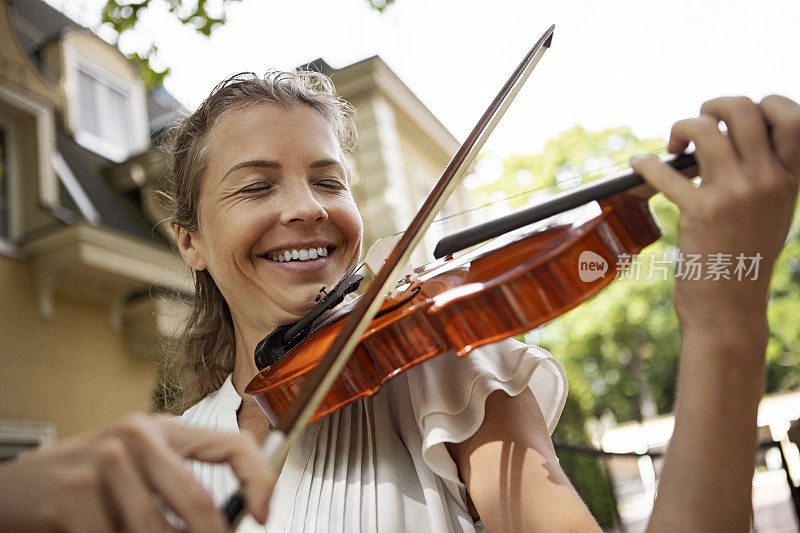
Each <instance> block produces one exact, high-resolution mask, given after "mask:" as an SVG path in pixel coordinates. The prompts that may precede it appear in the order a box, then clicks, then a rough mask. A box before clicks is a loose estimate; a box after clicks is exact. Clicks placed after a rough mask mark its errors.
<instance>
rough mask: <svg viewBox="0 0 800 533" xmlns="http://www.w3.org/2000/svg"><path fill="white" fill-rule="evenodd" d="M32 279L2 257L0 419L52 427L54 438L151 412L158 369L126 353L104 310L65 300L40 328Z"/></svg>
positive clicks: (24, 269) (57, 302)
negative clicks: (124, 417) (151, 392)
mask: <svg viewBox="0 0 800 533" xmlns="http://www.w3.org/2000/svg"><path fill="white" fill-rule="evenodd" d="M34 289H35V287H34V280H33V273H32V269H31V268H30V265H29V264H28V263H27V262H25V261H21V260H17V259H11V258H8V257H3V256H0V300H1V301H2V304H0V418H2V419H10V420H35V421H46V422H52V423H54V424H55V426H56V430H57V436H58V437H59V438H61V437H65V436H69V435H72V434H74V433H77V432H80V431H83V430H86V429H89V428H93V427H98V426H102V425H106V424H108V423H110V422H112V421H114V420H116V419H118V418H120V417H121V416H123V415H125V414H126V413H133V412H146V411H148V410H149V409H150V389H151V387H152V384H153V383H154V380H155V376H156V370H157V363H156V361H154V360H151V359H144V358H138V357H134V356H131V355H129V354H128V353H127V350H126V347H125V344H124V343H125V341H124V338H123V335H122V334H121V333H114V332H112V331H111V328H110V327H109V314H108V307H107V306H103V305H97V304H90V303H86V302H82V301H77V300H73V299H69V298H64V297H57V298H56V300H55V316H54V317H53V319H52V321H50V322H45V321H44V320H42V318H41V317H40V316H39V314H38V313H37V310H36V294H35V290H34Z"/></svg>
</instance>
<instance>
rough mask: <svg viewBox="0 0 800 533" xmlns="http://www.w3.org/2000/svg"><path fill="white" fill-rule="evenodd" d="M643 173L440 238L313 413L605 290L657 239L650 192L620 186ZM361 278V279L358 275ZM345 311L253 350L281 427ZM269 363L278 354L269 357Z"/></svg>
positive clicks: (259, 383)
mask: <svg viewBox="0 0 800 533" xmlns="http://www.w3.org/2000/svg"><path fill="white" fill-rule="evenodd" d="M667 162H668V163H669V164H670V165H671V166H672V167H673V168H676V169H678V170H685V171H689V170H691V169H692V167H693V166H694V164H695V162H694V157H693V154H682V155H681V156H677V157H671V158H669V159H668V161H667ZM689 174H691V172H689ZM637 178H638V176H636V175H635V174H633V173H627V174H622V175H619V176H614V177H610V178H606V179H603V180H598V181H597V182H593V183H590V184H588V185H585V186H583V187H580V188H577V189H575V190H572V191H568V192H566V193H564V194H562V195H559V196H556V197H553V198H551V199H549V200H547V201H545V202H542V203H540V204H537V205H534V206H531V207H528V208H526V209H523V210H520V211H517V212H515V213H512V214H511V215H508V216H506V217H503V218H501V219H498V220H493V221H490V222H487V223H484V224H481V225H479V226H475V227H473V228H469V229H467V230H464V231H462V232H458V233H455V234H452V235H450V236H448V237H446V238H444V239H442V240H441V241H440V242H439V243H438V244H437V246H436V249H435V250H434V256H435V257H438V259H437V260H436V261H434V262H432V263H429V264H427V265H425V266H422V267H419V268H417V269H415V271H414V274H413V275H409V276H407V277H406V278H405V279H404V280H402V281H401V283H400V285H399V286H398V287H396V288H395V290H394V291H393V295H392V296H391V297H389V298H387V299H386V300H385V301H384V302H383V304H382V306H381V308H380V310H379V311H378V313H377V314H376V318H374V319H373V320H372V321H371V322H370V324H369V327H368V328H367V331H366V332H365V333H364V334H363V335H362V336H361V338H360V341H359V343H358V345H357V347H356V349H355V351H354V352H353V354H352V356H351V357H350V358H349V359H348V361H347V363H346V364H345V365H344V368H343V369H342V370H341V372H340V374H339V376H338V377H337V378H336V380H335V381H334V382H333V385H332V386H331V388H330V389H329V390H328V392H327V394H326V395H325V397H324V398H323V400H322V402H321V403H320V405H319V406H318V407H317V409H316V411H315V412H314V414H313V415H312V416H311V418H310V419H309V421H314V420H317V419H319V418H322V417H324V416H327V415H329V414H331V413H333V412H335V411H337V410H339V409H341V408H343V407H345V406H346V405H348V404H350V403H352V402H354V401H355V400H357V399H359V398H364V397H367V396H371V395H373V394H375V393H376V392H378V390H379V389H380V387H381V386H382V385H383V384H385V383H387V382H388V381H389V380H391V379H392V378H394V377H395V376H397V375H398V374H400V373H402V372H404V371H405V370H408V369H409V368H412V367H414V366H416V365H418V364H420V363H422V362H424V361H426V360H428V359H430V358H431V357H434V356H436V355H440V354H443V353H446V352H450V351H454V352H455V353H456V355H458V356H459V357H461V356H465V355H467V354H468V353H469V352H470V351H472V350H473V349H475V348H478V347H480V346H483V345H485V344H489V343H493V342H497V341H499V340H502V339H506V338H508V337H512V336H514V335H517V334H520V333H523V332H526V331H530V330H532V329H534V328H536V327H539V326H541V325H543V324H545V323H547V322H549V321H550V320H552V319H553V318H556V317H558V316H560V315H562V314H563V313H565V312H567V311H569V310H570V309H573V308H575V307H577V306H578V305H580V304H581V303H582V302H584V301H586V300H588V299H589V298H591V297H592V296H594V295H595V294H597V293H598V292H599V291H601V290H602V289H603V288H604V287H606V286H607V285H609V284H610V283H611V282H612V281H613V280H614V279H615V278H616V277H617V275H618V274H619V273H620V272H621V271H622V270H623V269H624V267H625V266H626V265H625V263H626V258H627V259H630V258H631V257H632V256H634V255H636V254H638V253H639V252H640V251H641V250H642V249H643V248H645V247H647V246H648V245H650V244H652V243H653V242H655V241H656V240H658V238H659V237H660V236H661V232H660V230H659V227H658V225H657V223H656V221H655V220H654V218H653V216H652V214H651V212H650V210H649V208H648V205H647V200H648V199H647V198H646V197H644V196H641V195H638V194H634V193H632V192H616V191H618V190H621V189H622V190H623V191H624V189H627V188H631V187H634V186H636V185H637V184H640V183H641V178H638V179H637ZM591 201H597V205H598V206H599V208H598V209H596V210H595V212H591V211H590V212H589V213H586V212H584V213H576V215H577V216H573V220H572V221H571V222H569V223H563V222H562V223H558V222H557V221H554V222H551V223H549V224H548V223H547V222H548V219H549V218H551V217H557V215H558V214H560V213H563V212H565V211H568V210H570V209H575V208H579V207H580V205H581V204H584V205H585V204H586V203H588V202H591ZM584 211H585V210H584ZM537 222H539V225H535V226H534V227H531V224H536V223H537ZM542 222H544V223H545V224H542ZM520 229H521V230H524V231H523V232H522V233H523V235H520V231H519V230H520ZM500 236H503V237H502V238H501V239H495V240H494V241H492V242H491V243H489V244H487V245H484V246H481V247H479V248H477V249H473V250H472V251H469V252H467V253H465V254H464V255H462V256H459V257H456V256H455V254H456V253H457V252H458V251H461V250H464V249H465V248H468V247H471V246H474V245H475V244H478V243H481V242H483V241H485V240H487V239H490V238H495V237H500ZM355 281H356V283H355V284H356V285H357V281H360V280H355ZM353 284H354V280H353V279H352V275H349V276H345V277H344V279H343V281H342V283H340V284H339V285H338V286H337V287H336V288H334V291H333V292H336V291H337V290H338V291H342V292H350V291H352V290H354V288H353ZM335 298H337V299H339V298H340V297H339V296H338V295H337V296H335ZM314 314H316V313H312V316H313V315H314ZM343 315H344V316H337V317H335V318H334V319H333V320H328V321H326V323H324V324H322V325H321V326H320V327H317V328H315V329H314V330H312V331H309V332H308V333H307V334H306V336H305V338H303V339H301V340H300V341H299V342H298V341H297V340H296V339H293V340H292V341H291V342H289V344H290V345H291V348H290V349H289V350H288V351H286V352H285V353H282V352H280V350H279V353H278V354H275V353H274V351H273V352H272V353H270V354H269V355H266V354H265V353H266V352H270V351H271V350H270V347H271V345H274V340H273V339H274V338H275V337H276V336H274V335H273V336H271V337H268V338H267V339H265V341H267V342H263V343H262V344H260V345H259V347H257V348H256V361H257V364H259V367H260V368H261V372H259V374H258V375H256V377H255V378H254V379H253V380H252V381H251V382H250V384H249V385H248V386H247V388H246V389H245V392H246V393H247V394H249V395H251V396H253V398H254V399H255V400H256V402H257V403H258V405H259V406H260V407H261V409H262V410H263V411H264V413H265V414H266V415H267V418H268V419H269V420H270V422H271V423H272V424H273V425H277V423H278V421H279V420H280V419H281V418H282V417H283V416H284V415H285V414H286V412H287V411H288V409H289V406H290V405H291V404H292V403H293V402H294V401H295V399H296V396H297V391H298V390H299V388H300V387H301V386H302V384H303V382H304V381H305V379H306V377H307V375H308V373H309V372H310V370H311V369H313V368H314V367H315V366H316V364H317V362H318V359H319V357H320V354H324V353H325V352H326V351H327V350H328V349H329V348H330V346H331V345H332V344H333V341H334V339H335V338H336V337H337V336H339V334H340V333H341V331H342V327H343V324H344V321H345V319H346V314H343ZM270 341H271V342H270ZM268 360H271V361H274V362H272V364H270V365H269V366H264V362H265V361H268Z"/></svg>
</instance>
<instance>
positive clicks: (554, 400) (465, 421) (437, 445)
mask: <svg viewBox="0 0 800 533" xmlns="http://www.w3.org/2000/svg"><path fill="white" fill-rule="evenodd" d="M456 359H458V360H456ZM408 387H409V393H410V397H411V405H412V407H413V411H414V416H415V418H416V421H417V424H418V426H419V431H420V433H421V436H422V456H423V459H424V461H425V463H427V465H428V467H429V468H430V469H431V470H433V472H434V473H435V474H436V475H438V476H440V477H441V478H443V479H445V480H447V481H450V482H455V483H458V484H461V480H460V479H459V476H458V469H457V467H456V464H455V462H454V461H453V459H452V458H451V456H450V454H449V452H448V451H447V449H446V448H445V445H444V443H446V442H463V441H464V440H466V439H468V438H469V437H471V436H472V435H474V434H475V432H476V431H477V430H478V428H480V426H481V424H482V423H483V418H484V411H485V403H486V398H487V397H488V396H489V395H490V394H491V393H492V392H494V391H496V390H502V391H505V392H506V393H507V394H508V395H509V396H516V395H517V394H519V393H520V392H522V391H523V390H525V388H526V387H530V389H531V390H532V391H533V395H534V397H535V398H536V401H537V402H538V404H539V407H540V409H541V410H542V415H543V416H544V420H545V422H546V423H547V428H548V431H549V432H550V433H552V432H553V429H555V426H556V423H558V419H559V417H560V416H561V410H562V409H563V408H564V402H565V401H566V399H567V378H566V375H565V374H564V369H563V367H562V366H561V364H559V363H558V361H556V360H555V359H554V358H553V356H552V355H550V353H549V352H548V351H547V350H544V349H543V348H539V347H538V346H530V345H527V344H523V343H521V342H519V341H517V340H514V339H508V340H504V341H500V342H496V343H493V344H489V345H487V346H483V347H480V348H476V349H475V350H473V351H472V352H470V353H469V354H468V355H466V356H464V357H461V358H458V357H456V355H455V354H453V353H449V354H443V355H441V356H438V357H434V358H433V359H431V360H429V361H426V362H425V364H422V365H419V366H417V367H415V368H413V369H412V370H411V371H410V372H409V373H408Z"/></svg>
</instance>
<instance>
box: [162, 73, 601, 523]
mask: <svg viewBox="0 0 800 533" xmlns="http://www.w3.org/2000/svg"><path fill="white" fill-rule="evenodd" d="M173 139H174V140H173V144H172V148H171V149H170V150H168V153H172V154H175V155H174V161H173V169H174V171H173V177H174V180H175V183H174V185H175V198H176V217H175V221H174V223H175V226H174V227H175V236H176V240H177V243H178V247H179V249H180V252H181V254H182V256H183V258H184V260H185V261H186V263H187V264H188V265H189V266H190V267H192V268H193V269H194V270H195V272H196V274H197V278H196V279H197V285H196V292H197V294H198V295H199V298H197V299H196V301H195V313H194V314H193V316H192V318H191V319H190V322H189V324H188V327H187V332H186V335H184V336H183V338H184V339H187V340H186V342H185V344H184V350H185V354H186V357H185V361H186V365H185V366H184V368H183V370H182V372H181V375H183V376H187V377H188V378H189V379H190V380H192V381H191V382H190V384H189V386H187V387H185V388H184V391H185V393H186V396H187V397H188V398H189V400H188V401H189V403H194V402H196V401H198V400H200V401H199V403H197V404H195V405H194V406H193V407H192V408H190V409H189V410H188V411H187V412H186V413H184V415H183V420H185V421H186V422H188V423H190V424H192V425H200V426H203V427H211V428H216V429H234V430H235V429H237V428H238V429H242V430H247V431H248V432H250V433H252V434H253V435H255V436H256V439H257V440H259V441H261V440H263V439H264V437H265V436H266V434H267V431H268V424H267V421H266V419H265V417H264V415H263V414H262V413H261V411H260V409H259V408H258V407H257V405H256V404H255V402H254V401H253V400H252V399H250V398H248V397H246V396H245V397H244V398H242V397H243V396H244V395H243V394H242V391H243V390H244V388H245V386H246V385H247V384H248V383H249V382H250V380H251V379H252V378H253V377H254V376H255V374H256V373H257V369H256V366H255V363H254V360H253V352H254V348H255V346H256V344H257V343H258V341H260V340H261V339H262V338H263V337H264V336H265V334H266V333H268V332H270V331H272V330H273V329H275V328H276V327H278V326H280V325H282V324H287V323H292V322H295V321H297V320H299V319H300V318H301V317H302V316H303V315H304V314H305V313H306V312H307V311H308V310H309V309H310V308H311V306H313V305H314V299H315V297H316V296H317V294H318V293H319V289H320V287H322V286H323V285H328V286H331V285H332V284H334V283H335V282H336V280H338V279H339V278H340V277H341V276H342V274H344V272H345V271H346V270H347V268H349V267H350V266H352V265H354V264H356V263H357V262H358V260H359V258H360V254H361V237H362V223H361V218H360V216H359V213H358V210H357V209H356V205H355V203H354V201H353V197H352V195H351V194H350V187H349V174H348V170H347V168H346V164H345V151H347V150H350V149H351V148H352V147H353V146H354V144H355V129H354V126H353V122H352V117H351V113H350V108H349V106H348V105H347V104H345V103H344V102H342V101H341V100H339V99H338V98H336V97H335V95H334V93H333V87H332V86H331V84H330V81H329V80H328V79H327V78H325V77H324V76H323V75H321V74H317V73H311V72H303V73H297V74H289V73H277V72H275V73H270V74H268V75H267V76H266V78H265V79H264V80H259V79H258V78H255V77H252V76H237V77H234V78H232V79H230V80H227V81H226V82H224V83H223V84H221V85H220V86H219V87H217V89H215V91H214V92H213V93H212V95H211V96H210V97H209V98H208V99H207V100H206V101H205V102H204V103H203V104H202V105H201V106H200V109H198V111H197V112H195V113H194V115H192V116H191V117H189V118H188V119H187V120H185V121H184V122H182V123H180V124H178V125H177V126H176V129H175V130H174V132H173ZM209 310H211V311H209ZM221 339H222V340H221ZM452 363H454V357H448V356H443V357H440V358H436V359H434V360H432V361H431V362H429V363H428V364H425V365H422V366H421V367H419V368H418V369H415V370H414V371H412V372H410V373H408V375H401V376H399V377H397V378H395V379H394V380H392V381H391V382H390V384H389V385H388V386H387V387H386V390H384V391H382V392H381V393H380V394H378V395H377V396H376V397H375V398H372V399H366V400H361V401H357V402H355V404H354V405H352V406H349V407H347V408H345V409H344V410H342V411H341V412H339V413H336V414H334V415H332V416H330V417H327V418H326V419H324V420H322V421H320V422H319V423H316V424H313V425H312V426H311V427H310V428H308V429H307V430H306V431H305V434H304V438H303V439H301V441H300V442H298V443H297V444H296V445H295V446H294V447H293V448H292V449H291V451H290V453H289V456H288V458H287V462H286V466H285V467H284V468H283V470H282V471H281V475H280V477H279V479H278V482H277V484H276V489H275V490H276V493H275V496H274V499H273V502H272V508H273V509H276V510H277V511H273V512H272V513H271V516H270V522H269V527H268V529H270V530H275V531H284V530H286V531H301V530H306V531H316V530H318V529H320V527H321V526H320V524H321V523H325V522H327V521H328V519H329V518H328V517H329V516H331V517H336V518H335V520H336V521H337V522H334V525H332V529H333V530H342V531H353V530H356V529H358V528H359V527H360V528H362V529H363V530H365V531H372V530H375V529H377V528H378V527H380V526H381V525H384V524H392V527H396V528H398V529H405V530H407V531H424V530H426V529H428V528H429V527H432V528H433V529H434V530H438V531H471V530H473V529H474V528H475V526H474V525H473V522H474V520H473V517H471V516H470V509H469V506H470V498H469V497H470V496H471V498H472V500H473V501H474V503H475V505H476V506H477V511H478V512H479V513H480V516H481V518H482V519H483V521H484V522H485V523H486V524H487V525H488V526H489V527H491V526H492V525H493V524H497V525H499V524H501V523H503V521H504V520H506V518H505V517H503V518H501V516H500V513H497V516H495V509H496V508H497V507H496V503H498V502H496V501H495V500H494V498H495V497H496V495H495V494H494V492H495V491H494V490H492V494H489V493H484V492H483V491H484V489H485V488H486V487H487V486H486V485H485V484H481V483H477V482H476V483H475V485H474V486H467V487H465V486H464V484H463V483H462V482H461V479H460V478H459V472H461V473H462V475H464V476H465V477H466V476H467V475H468V476H469V478H470V479H475V480H478V479H486V478H489V477H492V478H497V477H498V474H499V468H500V462H499V455H496V456H495V457H492V456H491V455H489V454H486V453H483V452H482V453H481V454H475V455H472V456H471V457H472V463H470V454H469V453H468V452H467V446H468V444H467V440H468V439H469V438H470V437H471V436H475V437H476V438H483V439H492V440H493V439H495V437H497V436H501V435H506V434H507V431H508V430H509V429H511V426H509V425H508V424H501V425H499V426H497V427H493V426H491V425H488V424H486V425H484V426H483V427H482V426H481V423H482V422H483V418H484V417H483V411H484V404H486V403H487V397H489V396H490V395H491V398H489V400H488V404H487V405H488V407H489V408H490V411H493V412H496V413H506V415H507V414H509V413H512V412H514V410H517V411H519V414H520V416H524V417H525V418H526V421H525V423H526V426H527V427H528V428H529V431H526V432H525V433H524V435H520V436H519V439H518V442H523V443H526V444H529V445H531V446H534V445H535V446H536V447H542V456H543V457H546V459H547V463H546V468H549V469H550V471H547V470H546V469H544V468H543V469H541V470H540V471H537V472H531V473H532V474H534V475H536V476H544V477H547V476H548V475H553V474H555V475H556V476H557V477H556V481H557V482H556V483H549V484H547V485H546V489H547V491H548V492H547V495H546V496H545V497H547V498H548V500H549V501H550V504H551V505H571V506H574V507H577V506H580V505H581V504H580V500H579V498H578V497H577V495H576V494H575V492H574V491H573V490H572V489H571V488H570V487H569V483H568V482H567V480H566V477H564V475H563V474H562V473H560V471H558V470H557V468H556V459H555V455H554V454H553V451H552V445H551V444H550V441H549V432H548V428H552V427H553V426H554V424H555V421H556V420H557V417H558V414H559V413H560V409H561V407H562V405H563V400H564V397H565V395H566V386H565V385H566V383H565V380H564V378H563V370H562V369H561V367H560V365H558V363H556V362H555V360H554V359H553V358H552V357H550V356H549V354H547V353H546V352H544V350H541V349H536V348H529V347H526V346H524V345H521V344H520V343H518V342H516V341H513V340H510V341H506V342H502V343H497V344H495V345H493V346H490V347H487V348H483V349H479V350H476V351H475V352H473V353H471V354H470V356H469V357H468V358H466V359H465V360H464V361H459V362H458V364H452ZM229 375H230V377H228V376H229ZM220 383H221V384H222V386H221V387H220ZM192 384H193V385H195V388H192V387H191V385H192ZM203 385H205V388H201V387H202V386H203ZM529 385H533V387H532V388H531V387H529ZM217 389H218V390H217ZM494 391H500V393H498V394H494V395H492V393H493V392H494ZM506 393H507V394H506ZM501 394H502V395H501ZM534 394H537V395H538V396H539V398H538V404H540V405H542V409H541V410H540V408H539V407H538V405H537V398H535V397H534ZM508 395H513V396H515V397H516V398H515V401H514V402H510V401H509V396H508ZM201 398H202V400H201ZM542 411H544V416H543V415H542ZM487 420H491V418H487ZM512 420H513V421H514V422H515V423H517V422H519V420H515V419H513V418H510V417H503V418H502V419H501V418H499V417H498V420H497V422H505V421H512ZM479 427H482V430H483V431H482V432H481V431H478V428H479ZM448 449H449V452H450V453H448ZM467 472H468V474H466V473H467ZM195 474H196V475H197V477H198V479H203V480H207V483H208V487H209V490H210V492H211V493H212V495H213V497H214V499H215V501H217V502H219V503H222V501H224V498H225V497H227V496H228V495H229V494H230V493H231V492H232V491H233V489H234V488H235V487H234V486H233V484H232V481H233V480H232V478H231V477H230V475H229V474H228V473H227V471H226V469H225V468H224V467H218V468H215V467H212V466H210V465H200V466H196V467H195ZM522 488H523V489H524V487H522ZM521 494H522V493H520V494H518V495H516V496H515V498H518V497H520V496H521ZM582 512H583V515H582V519H583V520H584V521H585V522H587V523H590V522H591V516H590V515H589V513H588V512H587V511H585V509H583V508H582ZM473 515H474V517H477V514H475V512H474V510H473ZM331 519H332V520H333V518H331Z"/></svg>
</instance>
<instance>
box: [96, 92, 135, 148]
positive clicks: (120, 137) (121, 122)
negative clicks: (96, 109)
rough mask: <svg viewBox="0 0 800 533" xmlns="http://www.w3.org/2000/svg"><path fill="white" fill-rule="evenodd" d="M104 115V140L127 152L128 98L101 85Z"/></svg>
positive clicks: (128, 126) (128, 146)
mask: <svg viewBox="0 0 800 533" xmlns="http://www.w3.org/2000/svg"><path fill="white" fill-rule="evenodd" d="M102 87H103V91H102V92H103V96H104V98H105V104H106V113H105V114H104V117H103V128H102V129H103V133H104V134H105V139H106V140H107V141H108V142H110V143H112V144H113V145H114V146H119V147H120V148H122V149H123V150H125V151H127V150H128V148H130V141H129V130H130V120H129V119H128V98H127V97H126V96H125V95H124V94H123V93H121V92H119V91H118V90H116V89H114V88H112V87H109V86H108V85H103V86H102Z"/></svg>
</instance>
